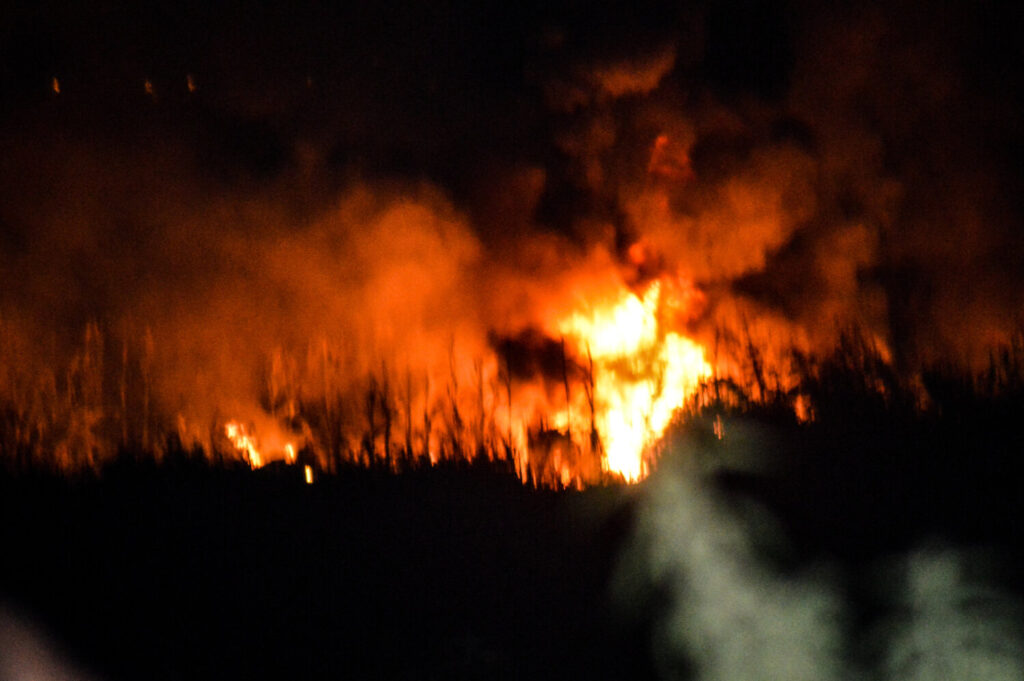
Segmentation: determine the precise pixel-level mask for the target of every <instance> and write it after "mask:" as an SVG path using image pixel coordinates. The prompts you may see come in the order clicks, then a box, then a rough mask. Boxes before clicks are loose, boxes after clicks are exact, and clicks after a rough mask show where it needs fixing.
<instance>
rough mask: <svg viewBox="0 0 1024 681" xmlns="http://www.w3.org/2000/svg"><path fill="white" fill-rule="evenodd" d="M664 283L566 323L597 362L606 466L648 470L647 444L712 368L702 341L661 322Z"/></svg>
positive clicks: (563, 327)
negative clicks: (639, 294) (688, 336)
mask: <svg viewBox="0 0 1024 681" xmlns="http://www.w3.org/2000/svg"><path fill="white" fill-rule="evenodd" d="M660 303H661V282H655V283H653V284H651V285H650V287H649V288H648V289H647V291H646V292H645V293H644V294H643V297H642V298H640V297H639V296H637V295H636V294H634V293H631V292H626V293H625V294H624V295H623V297H622V298H621V299H620V300H619V301H618V302H616V303H615V304H613V305H612V306H610V307H606V308H594V309H592V310H589V311H588V312H587V313H584V312H576V313H574V314H572V315H570V316H569V317H568V318H566V319H565V320H564V321H563V322H562V323H561V324H560V325H559V326H560V328H559V330H560V332H561V333H563V334H564V335H565V337H566V338H567V339H571V340H572V341H573V342H575V344H576V346H577V351H578V352H579V354H580V355H581V356H583V357H586V356H587V354H588V353H589V354H590V357H591V358H592V360H593V373H594V375H593V389H594V402H595V408H594V412H595V413H594V421H595V424H594V425H595V427H596V428H597V430H598V433H599V434H600V436H601V440H602V443H603V445H604V456H603V459H602V462H601V465H602V468H603V469H604V470H605V471H610V472H614V473H618V474H619V475H621V476H623V477H624V478H625V479H626V480H629V481H636V480H640V479H641V478H643V477H644V476H646V475H647V473H648V470H647V466H646V463H645V461H644V456H643V455H644V451H645V449H646V448H647V447H648V446H650V445H651V444H653V443H654V442H655V441H657V439H658V438H659V437H660V436H661V434H662V433H663V432H664V431H665V428H666V427H667V426H668V424H669V421H670V420H671V419H672V415H673V414H674V413H675V411H676V410H677V409H678V408H679V407H681V406H682V405H683V403H684V402H685V401H686V399H687V397H689V396H690V395H692V394H693V392H694V391H695V390H696V389H697V387H698V385H699V384H700V381H701V380H702V379H703V378H705V377H706V376H708V375H710V373H711V367H710V365H709V364H708V363H707V361H706V360H705V359H704V350H703V348H702V347H701V346H700V345H698V344H697V343H695V342H693V341H692V340H690V339H689V338H686V337H685V336H682V335H680V334H678V333H676V332H674V331H666V330H663V329H662V328H661V325H660V322H659V311H660Z"/></svg>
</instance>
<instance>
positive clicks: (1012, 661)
mask: <svg viewBox="0 0 1024 681" xmlns="http://www.w3.org/2000/svg"><path fill="white" fill-rule="evenodd" d="M755 428H756V427H752V426H750V425H748V424H744V423H728V424H726V425H725V434H724V439H722V440H719V439H718V438H716V437H714V436H713V435H712V434H711V433H702V432H699V431H696V430H693V431H691V434H690V435H689V436H688V437H686V438H679V439H678V440H677V441H676V442H674V443H673V449H672V451H671V452H669V453H668V454H667V456H666V458H665V459H663V461H662V464H663V465H662V466H661V467H659V469H658V471H657V472H655V473H654V474H653V475H652V476H651V478H650V479H649V480H648V481H647V482H645V483H644V488H643V490H642V493H641V495H640V496H639V500H638V501H639V510H638V514H637V519H636V526H635V528H634V533H633V536H632V538H631V540H630V542H629V544H628V545H627V547H626V549H625V551H624V553H623V555H622V556H621V558H620V563H619V567H618V570H617V572H616V575H615V580H614V583H613V587H614V595H615V596H616V600H617V601H618V602H619V603H620V604H621V605H622V606H623V607H624V608H626V609H627V610H632V611H633V612H632V613H631V614H632V616H633V617H641V618H644V617H646V618H651V619H653V623H654V629H653V632H654V633H653V640H652V641H651V645H652V648H653V654H654V657H655V660H656V662H657V664H658V670H659V674H660V676H661V677H662V678H696V679H702V680H703V679H708V680H710V679H745V680H754V679H779V678H791V679H887V680H888V679H893V680H896V679H900V680H905V679H939V678H949V679H965V680H966V679H979V680H981V679H999V680H1002V679H1006V680H1007V681H1009V679H1016V678H1020V675H1021V673H1024V662H1022V660H1024V656H1022V654H1021V653H1022V646H1024V630H1022V622H1024V620H1022V611H1021V609H1020V603H1019V600H1018V599H1017V597H1016V596H1014V595H1013V594H1012V593H1011V592H1009V591H1008V590H1007V589H1006V587H1005V586H1001V585H1000V581H999V580H998V578H997V577H998V572H999V568H1000V565H1001V563H1000V562H999V561H998V560H997V558H996V557H995V556H994V554H993V555H987V556H986V555H981V554H980V553H979V552H978V551H977V550H975V551H968V550H963V549H958V548H956V547H952V546H945V547H941V546H933V547H931V548H921V549H917V550H914V551H911V552H909V553H908V554H906V555H904V556H897V557H894V558H888V559H885V560H884V561H881V562H880V563H879V565H880V566H881V567H876V568H875V569H873V570H870V571H868V572H867V573H865V574H866V576H863V575H860V576H855V575H851V574H849V573H850V569H851V568H847V569H845V570H841V569H840V568H839V567H837V566H828V565H823V564H819V565H814V566H810V567H808V566H804V565H803V562H804V561H802V560H799V559H796V557H795V554H794V551H793V549H792V548H791V547H789V545H788V541H787V538H786V535H785V531H784V529H783V526H782V524H781V523H780V522H779V521H778V520H777V519H776V518H775V517H774V516H773V515H772V514H771V513H770V512H769V511H768V510H767V509H766V508H765V507H763V506H761V505H759V504H755V503H753V502H751V501H748V500H745V499H743V498H740V497H738V496H737V495H736V493H735V492H733V493H728V492H726V491H725V490H724V488H723V487H722V485H721V484H720V483H718V482H716V476H718V475H719V474H720V473H725V474H729V473H733V474H736V473H746V474H751V473H755V471H757V469H756V468H754V466H755V465H758V462H759V465H760V468H761V470H760V471H758V473H759V474H763V473H765V472H767V471H766V470H764V466H765V461H766V455H767V457H769V458H770V456H771V452H770V448H771V441H770V436H769V434H768V433H765V432H763V431H761V430H756V429H755ZM763 450H768V451H763ZM860 580H866V581H868V582H869V583H871V587H870V590H871V591H872V592H874V594H875V596H874V599H875V600H876V601H877V603H876V605H875V606H874V607H875V608H876V609H877V613H878V614H875V615H873V617H872V618H871V621H870V624H868V625H866V626H865V624H864V623H863V622H857V621H856V620H855V618H856V617H863V614H864V613H865V612H866V610H865V607H864V602H863V601H859V602H856V601H855V600H854V597H855V595H856V593H855V591H854V590H853V589H852V588H851V584H852V583H853V582H854V581H860ZM638 604H640V605H638ZM637 608H639V609H642V612H638V611H637Z"/></svg>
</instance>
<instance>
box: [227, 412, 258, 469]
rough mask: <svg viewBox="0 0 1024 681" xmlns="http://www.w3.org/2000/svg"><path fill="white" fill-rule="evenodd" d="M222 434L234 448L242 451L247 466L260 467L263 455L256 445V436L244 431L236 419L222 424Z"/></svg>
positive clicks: (243, 427)
mask: <svg viewBox="0 0 1024 681" xmlns="http://www.w3.org/2000/svg"><path fill="white" fill-rule="evenodd" d="M224 434H225V435H227V436H228V439H229V440H231V444H232V445H234V446H235V449H237V450H238V451H239V452H241V453H242V455H243V456H244V457H245V460H246V461H247V462H248V463H249V466H251V467H252V468H260V467H261V466H262V465H263V455H262V454H260V450H259V447H258V446H257V445H256V438H255V437H253V436H252V435H250V434H249V433H248V432H246V428H245V426H244V425H242V424H241V423H239V422H238V421H228V422H227V423H226V424H224Z"/></svg>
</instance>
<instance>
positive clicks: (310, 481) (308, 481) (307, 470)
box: [303, 463, 313, 485]
mask: <svg viewBox="0 0 1024 681" xmlns="http://www.w3.org/2000/svg"><path fill="white" fill-rule="evenodd" d="M303 471H304V472H305V474H306V484H307V485H312V484H313V467H312V466H310V465H309V464H308V463H307V464H306V465H305V466H304V467H303Z"/></svg>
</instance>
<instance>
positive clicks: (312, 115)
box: [0, 0, 1024, 362]
mask: <svg viewBox="0 0 1024 681" xmlns="http://www.w3.org/2000/svg"><path fill="white" fill-rule="evenodd" d="M818 4H819V3H811V2H807V3H800V2H791V3H773V2H757V1H730V2H712V3H703V4H689V3H672V2H663V3H658V2H642V3H635V2H597V3H591V2H570V1H561V2H548V1H546V0H545V1H543V2H532V1H531V2H509V3H486V2H483V3H481V2H422V3H419V2H404V3H403V2H384V3H316V2H267V3H242V2H197V3H187V2H184V3H183V2H146V3H121V2H90V3H75V2H42V3H23V5H24V6H23V7H20V8H9V9H6V10H3V16H2V21H0V173H2V175H0V229H2V234H3V237H2V239H3V244H4V250H5V254H4V258H3V261H2V263H0V265H2V267H3V269H2V270H0V272H2V273H3V276H4V278H5V279H6V280H7V283H8V284H9V286H8V287H7V292H6V293H5V294H4V296H5V298H4V300H3V302H4V304H5V306H7V307H8V308H12V307H13V308H14V309H28V310H31V309H34V308H37V307H40V306H42V307H45V308H46V309H47V311H48V313H50V312H53V311H56V313H57V314H58V316H60V315H65V316H69V317H71V318H72V319H73V320H74V322H75V323H80V322H81V320H82V319H83V318H94V317H96V316H99V317H108V316H110V317H115V318H116V317H117V316H118V315H119V314H121V313H123V312H124V310H125V309H130V310H132V311H133V314H142V313H139V312H138V309H139V306H140V305H143V304H142V303H138V302H137V301H135V300H131V301H130V302H125V300H126V299H132V298H133V295H134V294H135V293H137V292H138V293H140V295H139V296H136V297H138V298H145V297H146V295H150V294H151V292H152V291H154V290H159V289H160V288H161V286H163V285H164V284H167V283H168V282H172V283H171V286H172V288H173V286H177V285H178V284H176V283H174V282H179V281H180V280H182V279H189V278H190V277H192V275H194V274H195V272H194V271H193V270H192V269H191V268H192V267H193V266H194V265H195V263H194V262H189V263H183V262H182V259H181V258H180V257H174V258H172V257H171V256H169V255H168V253H173V252H174V248H173V247H168V243H171V244H173V243H177V242H178V241H180V240H181V239H179V238H178V237H176V236H175V234H176V232H175V227H174V226H175V225H178V224H183V223H185V222H189V221H193V220H198V219H200V217H199V216H202V219H203V220H209V219H210V218H209V216H210V214H211V212H212V213H216V211H217V210H221V208H216V209H215V208H213V207H214V206H218V207H222V206H223V205H225V204H228V205H230V204H232V203H235V204H250V203H252V202H253V201H263V202H266V204H268V205H271V206H272V208H267V207H266V206H264V208H261V209H260V210H261V211H263V213H268V212H270V213H273V214H274V215H275V220H277V222H281V221H284V222H289V221H290V226H285V227H283V228H280V229H284V230H285V232H288V231H289V230H292V231H294V232H296V233H299V232H303V230H304V229H305V227H303V225H307V224H308V223H309V221H311V220H313V221H315V219H316V216H317V215H318V214H320V213H321V212H322V211H327V210H330V209H331V208H332V207H333V206H335V205H336V203H337V201H338V197H339V196H341V195H343V194H345V192H346V191H347V190H348V188H350V187H351V186H352V185H353V184H355V183H369V184H371V185H372V186H374V187H377V188H380V187H387V188H388V191H391V192H397V193H398V194H401V193H402V192H403V191H405V189H402V188H403V187H409V186H412V185H416V186H427V187H430V191H431V192H436V193H437V194H438V195H440V196H441V197H443V201H444V202H446V203H447V204H449V205H450V206H451V207H452V209H453V210H454V211H455V212H456V213H458V215H460V216H462V218H464V219H465V220H466V222H467V223H468V225H469V228H470V231H471V232H472V235H473V237H474V238H475V239H478V240H479V245H480V248H482V250H483V253H484V255H483V256H482V257H483V261H484V263H487V262H489V261H490V259H492V258H493V259H494V261H495V262H497V263H500V264H502V265H503V266H510V262H509V261H512V264H511V266H513V267H514V266H515V262H514V261H515V259H516V258H520V259H521V258H522V254H521V253H519V252H518V250H517V249H518V248H519V246H516V248H514V249H512V251H510V250H509V244H510V243H519V242H521V241H527V240H534V239H536V238H543V239H546V238H549V237H551V236H552V235H553V238H556V239H564V245H563V246H562V248H563V249H569V250H574V249H575V250H578V253H579V254H580V257H581V258H584V257H585V254H586V253H587V252H588V249H592V248H593V247H594V246H595V244H603V245H605V246H606V247H607V248H609V249H611V250H612V251H613V252H614V253H616V254H617V257H623V256H624V251H625V249H626V248H627V247H628V246H629V245H631V244H632V243H634V242H635V241H637V240H638V239H642V240H644V242H645V243H646V244H647V245H648V247H649V252H650V253H651V254H652V255H651V259H650V261H649V263H648V266H649V267H655V268H662V267H663V268H665V269H667V270H671V271H674V272H682V273H684V274H686V275H687V276H688V277H690V278H692V279H693V280H694V281H695V282H696V283H697V285H698V286H699V287H700V288H701V289H702V290H703V291H705V292H706V293H707V294H708V300H709V304H708V306H707V309H706V310H705V311H704V313H703V314H704V317H703V318H702V319H698V320H697V321H696V322H695V323H694V328H693V329H691V330H692V331H693V333H696V334H698V335H700V334H704V337H709V334H710V329H712V328H713V327H715V326H722V325H726V326H728V324H730V323H731V322H735V320H736V319H738V318H739V316H744V317H745V318H750V317H753V318H757V317H763V318H764V319H766V320H768V322H767V323H768V325H769V326H770V327H771V326H772V325H775V326H779V325H781V327H783V328H784V331H783V334H782V335H785V334H786V333H793V334H798V333H809V334H810V335H811V336H813V337H814V338H817V337H818V336H819V335H821V334H818V332H817V331H816V330H815V329H816V328H817V327H819V326H822V325H831V324H836V323H840V322H845V321H848V320H850V321H854V322H857V323H860V324H863V325H865V326H866V327H867V328H868V329H870V330H872V331H873V332H875V333H876V334H877V337H878V338H880V339H881V340H882V341H883V342H885V343H887V344H889V345H891V347H892V349H893V350H894V353H895V354H896V356H897V358H903V359H906V360H907V361H908V362H913V361H917V360H919V359H922V358H924V359H927V358H934V357H936V356H941V355H944V354H949V353H952V354H954V355H958V356H960V357H963V358H966V357H968V356H969V355H971V354H972V352H974V351H973V350H972V349H971V348H974V347H976V346H977V347H980V346H981V345H984V344H985V343H990V342H994V341H997V340H1000V339H1002V338H1005V336H1006V333H1007V332H1008V329H1012V328H1014V327H1015V326H1016V327H1018V328H1019V324H1020V321H1021V315H1022V313H1024V309H1022V305H1021V297H1020V283H1021V277H1022V275H1021V272H1022V271H1024V237H1022V233H1021V229H1020V225H1021V216H1022V214H1024V206H1022V202H1021V196H1022V195H1024V194H1022V192H1021V189H1022V179H1024V178H1022V174H1021V173H1022V171H1021V169H1020V168H1021V165H1022V164H1021V157H1022V148H1024V147H1022V142H1024V130H1022V126H1021V116H1020V111H1021V106H1020V105H1021V77H1020V75H1019V74H1020V68H1019V67H1020V66H1021V61H1022V60H1021V58H1020V57H1021V48H1020V45H1019V35H1018V33H1019V32H1018V31H1017V30H1016V29H1015V28H1014V26H1015V23H1014V22H1013V21H1012V20H1011V19H1010V14H1011V12H1010V10H1008V9H997V8H996V6H995V5H994V4H990V3H969V2H961V3H953V4H945V5H944V6H943V7H941V8H935V7H933V6H932V5H931V3H924V2H920V3H915V2H897V3H892V2H878V3H847V4H835V5H830V6H829V7H828V8H821V7H818ZM54 78H56V79H57V82H58V83H59V88H60V92H59V94H57V93H55V92H54V90H53V83H54V80H53V79H54ZM189 79H191V82H192V84H193V85H194V91H190V90H189V88H188V82H189ZM146 83H149V87H150V88H151V92H147V90H146ZM661 135H665V136H666V139H667V142H666V144H665V146H664V147H663V152H661V153H662V156H659V157H658V159H657V164H655V159H653V157H652V153H653V152H652V149H654V146H655V141H656V140H657V139H658V137H659V136H661ZM666 164H667V165H666ZM673 164H674V165H673ZM655 165H657V167H655ZM673 168H674V170H673ZM658 197H660V198H661V199H664V202H663V204H658V203H657V202H656V201H654V199H655V198H658ZM658 205H662V208H656V206H658ZM652 211H654V213H652ZM658 211H661V212H658ZM655 213H656V214H655ZM72 215H74V216H77V217H76V219H74V220H70V218H69V216H72ZM282 216H287V217H282ZM69 221H70V222H69ZM278 228H279V227H275V228H273V229H271V228H268V227H267V226H266V225H265V224H262V223H261V222H260V221H259V220H255V221H250V222H248V223H246V224H245V225H244V226H242V227H238V230H239V232H240V233H242V234H247V235H248V236H249V237H250V238H251V240H253V241H254V242H255V243H258V244H264V243H265V242H266V241H267V240H268V239H270V240H273V239H275V238H277V237H278V236H280V235H279V234H277V233H276V232H275V231H274V229H278ZM210 231H211V233H212V232H217V233H223V232H224V230H223V229H220V228H213V227H210ZM203 239H209V240H210V241H211V242H213V241H217V240H216V238H215V237H213V236H209V235H208V236H205V237H202V238H200V241H202V240H203ZM55 240H56V241H59V242H60V245H57V246H55ZM221 246H222V244H221V243H220V242H219V241H217V245H216V247H212V248H213V250H218V249H219V248H220V247H221ZM224 249H225V252H227V251H229V249H227V247H224ZM510 252H512V253H513V254H512V255H510ZM199 261H201V262H205V261H203V258H201V257H200V258H199ZM651 263H654V264H653V265H652V264H651ZM204 266H209V263H206V264H205V265H204ZM239 268H240V269H241V270H244V266H239ZM239 268H236V269H239ZM228 269H230V268H228ZM371 269H372V266H371ZM484 269H486V267H484ZM526 269H529V267H527V268H526ZM40 273H43V274H40ZM485 288H486V287H485ZM183 290H186V291H187V290H188V287H187V286H185V287H184V289H183ZM55 291H60V292H61V293H59V294H58V293H55ZM69 292H70V293H69ZM142 294H145V295H142ZM290 295H292V294H290V293H288V294H282V297H284V298H287V297H288V296H290ZM55 301H58V302H59V304H57V303H56V302H55ZM54 305H56V307H54ZM143 307H144V305H143ZM75 311H78V312H79V313H78V314H76V313H75ZM29 316H31V313H29ZM823 320H829V322H828V323H827V324H826V322H824V321H823ZM825 335H827V334H825Z"/></svg>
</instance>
